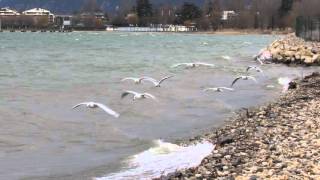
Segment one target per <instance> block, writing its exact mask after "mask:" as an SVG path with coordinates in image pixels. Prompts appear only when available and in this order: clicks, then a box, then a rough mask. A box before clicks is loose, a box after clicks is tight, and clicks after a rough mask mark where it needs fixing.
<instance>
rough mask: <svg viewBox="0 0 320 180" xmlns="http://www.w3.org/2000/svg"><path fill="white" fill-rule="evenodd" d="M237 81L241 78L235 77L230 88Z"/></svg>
mask: <svg viewBox="0 0 320 180" xmlns="http://www.w3.org/2000/svg"><path fill="white" fill-rule="evenodd" d="M239 79H242V77H241V76H240V77H237V78H236V79H234V80H233V82H232V84H231V87H233V85H234V84H235V83H236V82H237V81H238V80H239Z"/></svg>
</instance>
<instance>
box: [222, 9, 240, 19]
mask: <svg viewBox="0 0 320 180" xmlns="http://www.w3.org/2000/svg"><path fill="white" fill-rule="evenodd" d="M236 15H237V14H236V12H234V11H223V12H222V17H221V20H223V21H227V20H229V19H230V18H232V17H234V16H236Z"/></svg>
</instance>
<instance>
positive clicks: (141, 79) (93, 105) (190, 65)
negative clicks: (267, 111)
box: [73, 58, 263, 118]
mask: <svg viewBox="0 0 320 180" xmlns="http://www.w3.org/2000/svg"><path fill="white" fill-rule="evenodd" d="M256 60H257V61H258V62H259V63H261V62H262V59H261V58H256ZM178 67H184V68H185V69H190V68H197V67H209V68H212V67H215V65H214V64H210V63H203V62H194V63H179V64H175V65H173V66H171V68H178ZM252 70H253V71H256V72H259V73H262V74H263V71H262V69H261V68H260V67H258V66H248V67H247V68H246V75H242V76H238V77H236V78H235V79H234V80H233V82H232V83H231V85H230V87H211V88H206V89H204V90H203V91H204V92H224V91H234V88H233V87H234V85H235V84H236V83H237V82H238V81H240V80H251V81H254V82H255V83H257V80H256V78H255V77H253V76H250V75H249V72H250V71H252ZM173 77H174V76H166V77H164V78H162V79H160V80H156V79H154V78H151V77H139V78H136V77H126V78H123V79H122V80H121V82H125V81H131V82H133V83H135V84H142V83H143V82H150V83H152V84H153V85H154V87H157V88H159V87H161V84H162V83H163V82H165V81H166V80H168V79H170V78H173ZM129 96H131V97H132V98H133V101H135V100H142V99H152V100H155V101H157V98H156V97H155V96H154V95H152V94H150V93H138V92H135V91H129V90H128V91H125V92H123V93H122V94H121V98H126V97H129ZM80 106H85V107H87V108H91V109H95V108H100V109H102V110H103V111H105V112H106V113H108V114H109V115H111V116H113V117H115V118H118V117H120V114H119V113H117V112H116V111H114V110H112V109H111V108H109V107H107V106H106V105H104V104H102V103H97V102H83V103H79V104H77V105H75V106H74V107H73V109H75V108H78V107H80Z"/></svg>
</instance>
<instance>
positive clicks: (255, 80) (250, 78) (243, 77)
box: [231, 76, 257, 87]
mask: <svg viewBox="0 0 320 180" xmlns="http://www.w3.org/2000/svg"><path fill="white" fill-rule="evenodd" d="M240 79H241V80H252V81H254V82H256V83H257V79H256V78H255V77H253V76H239V77H237V78H236V79H234V80H233V82H232V84H231V87H233V85H234V84H235V83H236V82H237V81H238V80H240Z"/></svg>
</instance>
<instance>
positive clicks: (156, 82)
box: [142, 76, 173, 87]
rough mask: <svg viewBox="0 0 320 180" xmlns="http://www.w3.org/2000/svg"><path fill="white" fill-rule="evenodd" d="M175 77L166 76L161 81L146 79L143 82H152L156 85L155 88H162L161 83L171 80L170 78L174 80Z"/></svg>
mask: <svg viewBox="0 0 320 180" xmlns="http://www.w3.org/2000/svg"><path fill="white" fill-rule="evenodd" d="M172 77H173V76H166V77H164V78H162V79H161V80H160V81H158V80H156V79H153V78H151V77H144V78H143V79H142V81H149V82H152V83H153V84H154V86H155V87H160V85H161V83H163V81H165V80H167V79H169V78H172Z"/></svg>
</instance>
